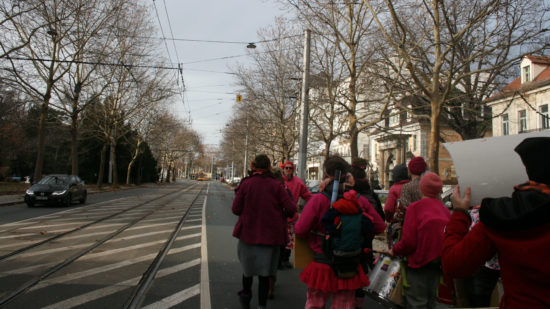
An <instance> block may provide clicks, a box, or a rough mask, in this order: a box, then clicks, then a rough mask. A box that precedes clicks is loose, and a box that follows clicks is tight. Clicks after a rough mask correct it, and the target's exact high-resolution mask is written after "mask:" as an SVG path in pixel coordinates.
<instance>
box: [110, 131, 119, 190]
mask: <svg viewBox="0 0 550 309" xmlns="http://www.w3.org/2000/svg"><path fill="white" fill-rule="evenodd" d="M112 143H113V144H112V147H111V158H112V160H113V187H118V172H117V166H116V142H115V141H112Z"/></svg>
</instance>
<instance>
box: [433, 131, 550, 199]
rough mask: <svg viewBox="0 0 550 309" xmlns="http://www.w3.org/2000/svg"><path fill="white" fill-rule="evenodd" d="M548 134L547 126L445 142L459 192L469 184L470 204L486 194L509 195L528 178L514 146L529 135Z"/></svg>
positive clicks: (546, 135)
mask: <svg viewBox="0 0 550 309" xmlns="http://www.w3.org/2000/svg"><path fill="white" fill-rule="evenodd" d="M542 136H545V137H550V130H546V131H540V132H532V133H523V134H516V135H507V136H497V137H490V138H480V139H473V140H467V141H462V142H452V143H444V144H443V146H445V148H447V150H448V151H449V153H450V154H451V157H452V158H453V163H454V167H455V170H456V175H457V178H458V184H459V185H460V188H461V193H462V194H463V193H464V190H465V189H466V187H471V188H472V196H471V206H474V205H479V204H480V203H481V200H482V199H483V198H485V197H493V198H496V197H502V196H511V195H512V193H513V192H514V186H515V185H517V184H520V183H524V182H526V181H527V180H528V178H527V173H526V172H525V167H524V166H523V163H522V162H521V158H520V157H519V155H518V154H517V153H516V152H515V151H514V148H515V147H516V146H517V145H518V144H519V143H521V142H522V141H523V140H524V139H526V138H528V137H542Z"/></svg>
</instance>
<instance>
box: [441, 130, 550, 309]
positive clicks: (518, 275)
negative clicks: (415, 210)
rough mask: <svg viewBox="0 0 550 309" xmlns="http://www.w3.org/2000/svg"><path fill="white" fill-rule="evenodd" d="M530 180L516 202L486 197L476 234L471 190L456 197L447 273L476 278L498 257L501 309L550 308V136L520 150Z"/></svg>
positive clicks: (447, 249)
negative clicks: (471, 217) (471, 206)
mask: <svg viewBox="0 0 550 309" xmlns="http://www.w3.org/2000/svg"><path fill="white" fill-rule="evenodd" d="M514 151H515V152H517V153H518V154H519V156H520V157H521V161H522V162H523V165H524V166H525V169H526V171H527V176H528V177H529V181H528V182H526V183H523V184H519V185H517V186H515V187H514V192H513V193H512V197H500V198H484V199H483V200H482V201H481V207H480V210H479V215H480V216H479V219H480V222H479V223H478V224H476V225H475V226H474V227H473V228H472V229H471V230H470V231H468V229H469V227H470V224H471V222H470V217H469V216H468V213H467V212H468V209H469V208H470V194H471V190H470V188H469V187H468V188H466V193H465V196H461V194H460V187H459V186H456V187H455V190H454V193H453V195H452V203H453V208H454V210H455V211H454V212H453V214H452V215H451V220H450V222H449V224H447V227H446V229H445V240H444V243H443V252H442V266H443V271H444V272H445V273H446V274H448V275H450V276H452V277H454V278H464V277H466V276H469V275H471V274H472V273H473V272H474V271H476V270H477V269H478V268H479V267H480V266H481V265H483V264H484V263H485V262H486V261H487V260H489V259H490V258H491V257H493V256H494V255H495V253H497V252H498V259H499V263H500V272H501V278H502V286H503V289H504V295H502V299H501V301H500V308H505V309H509V308H529V309H543V308H545V309H547V308H550V285H549V282H550V281H549V279H548V278H550V263H548V261H549V260H550V172H549V171H550V160H548V158H550V137H533V138H526V139H525V140H523V141H522V142H521V143H520V144H519V145H518V146H517V147H516V148H515V149H514Z"/></svg>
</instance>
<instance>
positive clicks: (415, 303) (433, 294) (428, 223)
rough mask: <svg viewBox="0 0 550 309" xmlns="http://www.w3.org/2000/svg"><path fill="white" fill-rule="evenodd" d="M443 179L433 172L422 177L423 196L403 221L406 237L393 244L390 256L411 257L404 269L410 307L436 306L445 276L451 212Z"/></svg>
mask: <svg viewBox="0 0 550 309" xmlns="http://www.w3.org/2000/svg"><path fill="white" fill-rule="evenodd" d="M442 187H443V182H442V181H441V178H440V177H439V176H438V175H437V174H435V173H433V172H428V173H426V174H425V175H424V176H423V177H422V179H421V180H420V192H421V193H422V199H421V200H419V201H416V202H414V203H412V204H410V205H409V207H408V209H407V215H406V216H405V222H404V224H403V237H402V238H401V241H399V242H398V243H396V244H395V245H394V246H393V249H392V250H391V251H390V252H389V255H390V256H393V255H399V256H405V255H406V256H407V257H408V261H407V266H406V268H405V269H404V270H402V271H404V272H405V274H406V278H407V282H408V284H409V287H405V300H406V304H407V308H408V309H410V308H428V309H434V308H435V306H436V304H437V288H438V286H439V280H440V278H441V266H440V255H441V248H442V246H443V235H444V234H443V229H444V228H445V225H446V224H447V222H449V217H450V216H451V213H450V211H449V209H447V208H446V207H445V205H443V202H441V200H439V198H438V197H439V194H440V193H441V188H442Z"/></svg>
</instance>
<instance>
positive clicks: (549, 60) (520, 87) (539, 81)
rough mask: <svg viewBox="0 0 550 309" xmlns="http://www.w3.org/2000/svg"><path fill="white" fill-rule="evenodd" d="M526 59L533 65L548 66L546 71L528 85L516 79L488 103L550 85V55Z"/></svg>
mask: <svg viewBox="0 0 550 309" xmlns="http://www.w3.org/2000/svg"><path fill="white" fill-rule="evenodd" d="M525 57H527V59H529V60H531V62H532V63H537V64H544V65H547V67H546V69H544V70H543V71H542V72H541V73H540V74H539V75H537V76H536V77H535V79H534V80H532V81H530V82H528V83H523V84H522V83H521V77H518V78H516V79H514V81H512V82H511V83H509V84H508V85H506V87H504V88H503V89H502V90H501V91H500V92H499V93H497V94H495V95H494V96H492V97H490V98H488V99H487V100H486V102H489V101H494V100H497V99H502V98H505V97H508V96H511V95H513V94H515V93H517V92H518V91H528V90H532V89H536V88H538V87H542V86H545V85H548V84H550V55H549V56H532V55H527V56H525Z"/></svg>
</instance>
